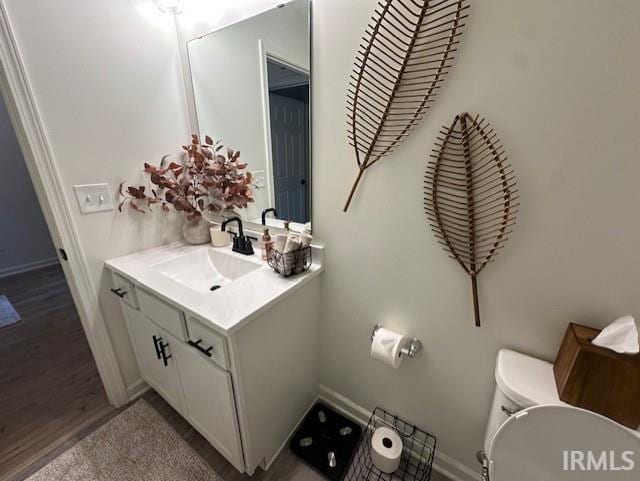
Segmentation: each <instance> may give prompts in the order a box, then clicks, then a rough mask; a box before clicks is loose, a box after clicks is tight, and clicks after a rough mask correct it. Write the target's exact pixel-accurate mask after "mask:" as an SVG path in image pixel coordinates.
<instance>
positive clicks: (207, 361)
mask: <svg viewBox="0 0 640 481" xmlns="http://www.w3.org/2000/svg"><path fill="white" fill-rule="evenodd" d="M203 249H208V248H207V247H206V246H205V247H202V246H185V245H183V244H173V245H169V246H164V247H160V248H156V249H155V250H149V251H143V252H141V253H138V254H133V255H131V256H126V257H122V258H118V259H113V260H110V261H107V267H108V268H109V269H110V270H111V271H112V274H113V275H112V277H113V282H114V289H113V290H114V294H115V295H116V296H118V297H119V299H120V306H121V309H122V312H123V314H124V317H125V320H126V324H127V328H128V331H129V335H130V337H131V343H132V345H133V349H134V353H135V356H136V359H137V364H138V368H139V370H140V374H141V377H142V379H143V380H144V381H145V382H146V383H147V384H148V385H149V386H151V387H152V388H153V389H155V390H156V391H157V392H158V393H159V394H160V395H161V396H162V397H163V398H164V399H165V400H166V401H167V402H168V403H169V404H171V406H172V407H173V408H174V409H175V410H176V411H178V412H179V413H180V415H182V416H183V417H184V418H185V419H186V420H187V421H188V422H189V423H190V424H191V425H192V426H193V427H194V428H195V429H196V430H197V431H198V432H199V433H200V434H201V435H202V436H203V437H204V438H205V439H207V441H208V442H209V443H210V444H211V445H212V446H213V447H214V448H215V449H216V450H217V451H218V452H219V453H220V454H221V455H222V456H224V457H225V458H226V459H227V460H228V461H229V462H230V463H231V464H232V465H233V466H234V467H235V468H236V469H238V471H240V472H243V473H248V474H250V475H251V474H253V473H254V471H255V470H256V469H257V468H258V467H262V468H268V467H269V466H270V464H271V463H272V462H273V461H274V459H275V458H276V457H277V455H278V454H279V452H280V451H281V450H282V449H283V448H284V447H285V446H286V444H287V442H288V439H289V438H290V436H291V435H292V434H293V431H294V430H295V428H296V426H297V425H298V423H299V422H300V421H301V419H302V418H303V417H304V415H305V414H306V412H307V410H308V409H309V408H310V407H311V406H312V405H313V403H314V402H315V400H316V396H317V388H318V384H319V373H318V358H319V348H320V343H319V341H318V340H319V338H320V333H319V327H318V319H317V313H318V310H319V289H320V284H319V278H318V277H317V275H318V274H319V273H320V272H322V267H321V264H315V265H313V266H312V268H311V269H310V271H309V272H308V273H306V274H304V275H302V276H297V277H296V278H291V279H286V280H285V279H283V278H281V277H279V276H278V275H277V274H275V273H274V272H273V271H271V270H270V269H269V268H268V267H266V266H264V264H261V263H260V261H259V257H258V260H257V261H254V262H256V266H257V267H256V268H255V269H254V270H253V272H252V273H249V274H246V275H244V276H243V277H240V278H238V279H236V280H234V281H233V282H232V283H230V284H227V285H225V286H223V287H222V288H221V289H219V290H216V291H215V292H210V291H209V290H208V289H207V290H204V291H203V292H198V291H195V290H194V289H193V288H191V287H189V286H184V285H182V284H180V283H178V282H175V281H174V279H171V278H167V277H162V276H160V275H158V273H157V270H153V269H154V268H153V266H154V265H157V264H158V262H159V261H160V260H164V259H167V258H169V259H173V258H179V257H180V256H182V257H183V258H184V256H189V255H194V256H195V255H201V254H202V252H201V250H203ZM205 252H206V251H205ZM216 255H217V256H218V257H220V256H226V255H229V256H233V255H234V254H233V253H228V254H225V253H224V251H220V250H218V251H216ZM318 257H319V258H321V256H320V255H318ZM231 259H232V261H233V257H231ZM241 260H242V259H241ZM218 262H221V261H220V260H219V259H218ZM195 265H196V266H199V264H197V263H196V264H195ZM219 265H221V266H223V265H224V264H219ZM150 266H151V267H150ZM305 276H306V277H305ZM189 279H191V277H189ZM115 286H117V287H115ZM118 288H119V289H120V290H118ZM115 291H117V292H115ZM125 291H126V294H125V295H124V296H123V292H125ZM132 385H135V384H132Z"/></svg>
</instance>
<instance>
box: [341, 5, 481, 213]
mask: <svg viewBox="0 0 640 481" xmlns="http://www.w3.org/2000/svg"><path fill="white" fill-rule="evenodd" d="M468 8H469V5H467V1H466V0H382V1H380V2H379V3H378V8H377V9H376V11H375V14H374V16H373V17H372V19H371V23H370V24H369V25H368V28H367V29H366V31H365V35H364V37H363V39H362V43H361V44H360V49H359V50H358V54H357V55H356V60H355V66H354V70H353V73H352V75H351V81H350V89H349V93H348V96H347V109H348V122H347V123H348V125H349V128H348V134H349V143H350V144H351V146H352V147H353V148H354V150H355V154H356V161H357V163H358V176H357V178H356V180H355V182H354V184H353V187H352V188H351V192H350V193H349V197H348V199H347V202H346V204H345V206H344V211H345V212H346V211H347V209H348V208H349V205H350V203H351V200H352V199H353V195H354V193H355V191H356V189H357V187H358V184H359V183H360V180H361V179H362V176H363V174H364V171H365V170H366V169H368V168H369V167H371V166H372V165H374V164H375V163H376V162H378V161H379V160H380V159H382V158H383V157H385V156H386V155H387V154H389V153H390V152H392V151H393V149H394V148H395V147H396V146H397V145H398V144H399V143H400V142H401V141H402V140H403V139H404V138H405V137H406V136H407V135H409V133H410V132H411V131H412V130H413V128H414V127H415V126H416V125H417V124H418V122H419V121H420V120H421V119H422V117H423V116H424V114H425V112H426V111H427V109H428V108H429V106H430V103H431V102H433V100H434V97H435V95H436V93H437V91H438V89H439V88H440V86H441V84H442V82H443V81H444V79H445V77H446V75H447V73H448V71H449V69H450V68H451V66H452V62H453V59H454V54H455V52H456V50H457V46H458V44H459V43H460V38H459V37H460V35H462V29H463V27H464V23H463V21H464V19H465V18H467V9H468Z"/></svg>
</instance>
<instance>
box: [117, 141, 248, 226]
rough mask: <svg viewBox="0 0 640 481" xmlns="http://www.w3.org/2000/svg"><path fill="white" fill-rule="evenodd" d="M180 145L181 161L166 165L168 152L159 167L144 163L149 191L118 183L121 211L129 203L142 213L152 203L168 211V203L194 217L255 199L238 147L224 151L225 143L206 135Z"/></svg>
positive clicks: (119, 207) (187, 216)
mask: <svg viewBox="0 0 640 481" xmlns="http://www.w3.org/2000/svg"><path fill="white" fill-rule="evenodd" d="M182 148H183V150H184V151H185V152H186V160H185V162H184V163H183V164H182V165H180V164H177V163H175V162H171V163H169V165H167V166H165V165H164V164H165V162H166V161H167V158H168V156H164V157H163V158H162V162H161V164H160V166H159V167H156V166H154V165H151V164H148V163H145V164H144V172H145V173H147V174H149V175H150V177H151V179H150V180H151V183H152V184H153V185H154V186H155V188H152V189H151V193H150V194H148V193H147V192H146V190H147V189H146V188H145V186H143V185H142V186H139V187H127V188H126V189H125V188H124V182H123V183H122V184H120V189H119V190H120V196H121V198H122V201H121V202H120V205H119V206H118V209H119V210H120V212H122V209H123V207H124V206H125V205H129V206H130V207H131V208H132V209H134V210H136V211H138V212H141V213H144V212H146V211H147V210H151V206H153V205H155V204H160V205H161V208H162V210H163V211H165V212H168V211H169V210H170V208H169V205H171V206H173V208H174V209H175V210H176V211H178V212H183V213H184V214H185V216H186V218H187V220H190V221H195V220H198V219H200V218H201V217H202V214H203V212H205V211H209V212H222V211H223V210H225V209H229V208H232V207H238V208H246V207H247V205H248V204H249V203H250V202H253V201H254V200H253V191H252V181H253V176H252V175H251V172H248V171H247V170H246V168H247V164H246V163H245V164H243V163H241V162H240V151H234V150H233V149H226V152H225V149H224V146H223V145H222V144H221V143H220V142H214V141H213V140H212V139H211V138H210V137H209V136H206V137H205V142H204V144H201V143H200V139H199V138H198V136H197V135H192V136H191V144H189V145H184V146H183V147H182ZM225 154H226V155H225Z"/></svg>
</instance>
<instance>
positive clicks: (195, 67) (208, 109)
mask: <svg viewBox="0 0 640 481" xmlns="http://www.w3.org/2000/svg"><path fill="white" fill-rule="evenodd" d="M308 21H309V15H308V3H307V1H306V0H297V1H294V2H291V3H289V4H288V5H286V6H285V7H283V8H276V9H271V10H269V11H267V12H264V13H261V14H260V15H256V16H254V17H252V18H250V19H247V20H245V21H243V22H240V23H237V24H235V25H232V26H230V27H227V28H224V29H221V30H218V31H216V32H215V33H213V34H212V35H206V36H204V37H202V38H197V39H194V40H192V41H191V42H189V46H188V53H189V66H190V70H191V76H192V82H191V85H192V87H193V90H194V98H195V106H196V110H197V115H198V127H199V130H200V134H201V135H203V136H204V135H206V134H208V135H210V136H211V137H213V138H215V139H221V140H222V142H223V143H224V144H225V145H227V146H229V147H231V148H233V149H236V150H240V151H241V154H242V155H241V160H243V161H244V162H248V164H249V166H248V169H249V170H250V171H251V172H254V173H256V172H261V174H259V175H260V176H261V177H263V178H264V179H265V183H266V184H265V187H263V188H260V189H255V192H254V198H255V202H254V203H252V204H249V207H248V209H243V210H242V211H240V213H241V214H242V215H243V218H244V219H256V218H259V217H260V213H261V212H262V210H263V209H266V208H267V207H272V206H273V203H272V201H271V198H270V196H269V188H271V189H273V174H272V170H271V166H270V165H269V164H270V163H271V153H270V152H269V151H268V149H267V145H269V146H270V145H271V144H270V142H269V144H267V139H268V134H267V131H266V125H267V123H266V122H265V109H264V108H263V107H264V105H265V104H264V85H263V77H262V67H263V64H264V63H265V57H264V55H268V54H272V55H276V56H277V57H278V58H281V59H285V60H287V61H288V62H291V63H293V64H294V65H296V66H299V67H301V68H304V69H306V70H308V69H309V29H308ZM261 42H262V45H263V49H264V50H263V51H261V50H260V43H261ZM265 75H266V71H265ZM266 115H267V117H266V118H267V119H268V118H269V117H268V115H269V113H268V112H266ZM269 140H270V139H269ZM271 197H272V196H271Z"/></svg>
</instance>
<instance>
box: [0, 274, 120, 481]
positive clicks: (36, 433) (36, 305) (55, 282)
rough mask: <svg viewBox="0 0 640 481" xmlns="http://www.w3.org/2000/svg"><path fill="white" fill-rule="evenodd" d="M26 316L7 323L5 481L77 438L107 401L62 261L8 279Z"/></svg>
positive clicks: (1, 430) (2, 357) (1, 419)
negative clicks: (61, 266)
mask: <svg viewBox="0 0 640 481" xmlns="http://www.w3.org/2000/svg"><path fill="white" fill-rule="evenodd" d="M0 294H4V295H6V296H7V298H8V299H9V302H11V304H12V305H13V307H14V308H15V309H16V311H17V312H18V314H20V316H21V317H22V320H21V321H19V322H17V323H16V324H13V325H10V326H6V327H3V328H0V480H4V479H10V478H11V477H12V476H14V475H15V473H17V472H20V471H21V470H23V469H24V468H25V467H27V466H29V465H30V464H32V463H33V461H34V460H35V459H38V458H42V457H43V456H46V455H47V454H48V453H50V452H52V451H54V450H55V449H56V448H57V447H59V446H61V445H63V444H65V443H67V442H69V441H72V440H73V439H76V438H77V436H78V435H79V433H81V431H82V430H83V429H84V428H86V427H87V426H90V425H92V424H93V423H95V422H96V421H97V420H99V419H103V418H104V417H105V415H107V414H108V413H109V412H115V410H114V409H113V408H112V407H111V406H110V405H109V403H108V401H107V397H106V394H105V392H104V388H103V387H102V382H101V381H100V378H99V376H98V371H97V369H96V366H95V362H94V360H93V356H92V355H91V352H90V350H89V345H88V343H87V340H86V337H85V335H84V331H83V330H82V325H81V324H80V319H79V318H78V314H77V311H76V308H75V305H74V304H73V300H72V298H71V293H70V292H69V288H68V286H67V283H66V281H65V278H64V275H63V273H62V269H61V268H60V266H58V265H56V266H52V267H46V268H43V269H39V270H36V271H31V272H27V273H23V274H17V275H15V276H10V277H5V278H0Z"/></svg>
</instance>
